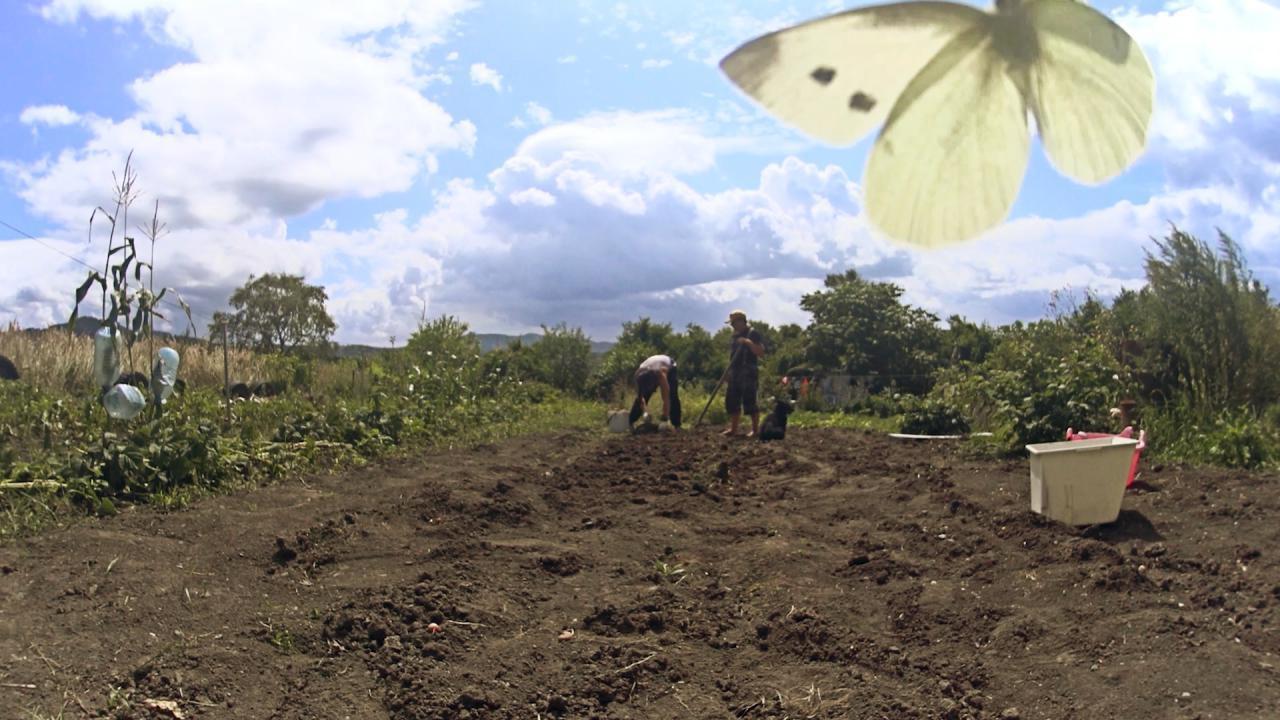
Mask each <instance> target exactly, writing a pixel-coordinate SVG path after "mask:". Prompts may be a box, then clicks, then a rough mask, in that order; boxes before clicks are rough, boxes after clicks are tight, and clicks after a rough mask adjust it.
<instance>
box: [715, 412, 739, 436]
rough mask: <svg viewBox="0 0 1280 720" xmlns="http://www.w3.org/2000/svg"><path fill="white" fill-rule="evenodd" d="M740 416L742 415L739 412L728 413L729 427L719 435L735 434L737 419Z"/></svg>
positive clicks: (736, 432)
mask: <svg viewBox="0 0 1280 720" xmlns="http://www.w3.org/2000/svg"><path fill="white" fill-rule="evenodd" d="M741 418H742V415H741V414H740V413H739V414H735V415H730V416H729V427H728V428H727V429H725V430H724V431H723V432H721V433H720V434H721V435H736V434H738V420H740V419H741Z"/></svg>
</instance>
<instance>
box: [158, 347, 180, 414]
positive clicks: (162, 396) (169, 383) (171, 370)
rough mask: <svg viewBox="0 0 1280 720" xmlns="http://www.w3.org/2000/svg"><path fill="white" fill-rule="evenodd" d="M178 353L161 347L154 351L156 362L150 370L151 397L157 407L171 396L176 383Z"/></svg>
mask: <svg viewBox="0 0 1280 720" xmlns="http://www.w3.org/2000/svg"><path fill="white" fill-rule="evenodd" d="M178 363H179V358H178V351H177V350H174V349H173V348H169V347H162V348H160V349H159V350H157V351H156V362H155V365H154V366H152V368H151V397H152V398H154V399H155V401H156V403H157V404H159V405H163V404H165V402H166V401H167V400H168V399H169V396H170V395H172V394H173V386H174V384H175V383H176V382H177V381H178Z"/></svg>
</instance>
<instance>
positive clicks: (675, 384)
mask: <svg viewBox="0 0 1280 720" xmlns="http://www.w3.org/2000/svg"><path fill="white" fill-rule="evenodd" d="M654 390H661V391H662V416H661V417H660V418H659V419H660V420H668V419H669V420H670V422H671V427H673V428H676V429H677V430H678V429H680V380H679V378H677V377H676V361H675V360H674V359H673V358H672V357H671V356H670V355H653V356H651V357H649V358H647V359H646V360H645V361H644V362H642V363H640V367H639V369H637V370H636V399H635V402H633V403H631V414H630V416H629V422H630V424H632V425H635V424H636V420H639V419H640V416H641V415H643V414H644V413H646V412H648V410H649V398H651V397H653V391H654Z"/></svg>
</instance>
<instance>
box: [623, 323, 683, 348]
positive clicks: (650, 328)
mask: <svg viewBox="0 0 1280 720" xmlns="http://www.w3.org/2000/svg"><path fill="white" fill-rule="evenodd" d="M674 338H675V332H674V331H672V329H671V323H656V322H654V321H652V320H650V319H649V318H647V317H642V318H640V319H639V320H636V321H634V322H624V323H622V332H621V333H620V334H619V335H618V344H619V345H623V344H626V345H648V346H649V347H652V348H656V349H657V351H658V352H659V353H670V352H671V351H672V347H671V344H672V340H673V339H674Z"/></svg>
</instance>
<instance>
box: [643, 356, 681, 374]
mask: <svg viewBox="0 0 1280 720" xmlns="http://www.w3.org/2000/svg"><path fill="white" fill-rule="evenodd" d="M675 364H676V363H675V361H674V360H672V359H671V356H669V355H654V356H652V357H650V358H648V359H646V360H645V361H644V362H642V363H640V368H639V369H640V370H642V371H643V370H648V371H650V372H657V371H659V370H668V371H669V370H671V368H673V367H675Z"/></svg>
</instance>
